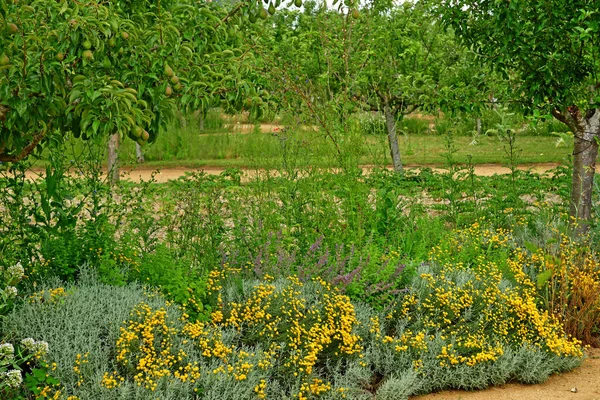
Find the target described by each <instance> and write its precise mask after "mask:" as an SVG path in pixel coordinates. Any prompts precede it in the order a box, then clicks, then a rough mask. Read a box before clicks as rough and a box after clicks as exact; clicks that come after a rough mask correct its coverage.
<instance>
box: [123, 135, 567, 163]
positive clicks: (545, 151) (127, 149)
mask: <svg viewBox="0 0 600 400" xmlns="http://www.w3.org/2000/svg"><path fill="white" fill-rule="evenodd" d="M360 139H361V140H356V141H355V142H354V143H352V144H351V146H350V147H351V148H350V149H349V152H350V153H352V156H353V157H354V159H355V160H357V161H358V162H359V163H360V164H363V165H364V164H369V165H370V164H377V165H382V164H390V162H391V159H390V157H389V155H388V152H389V151H388V148H387V142H386V138H385V137H375V136H364V137H361V138H360ZM453 140H454V146H455V147H456V149H457V151H456V153H455V154H454V158H455V161H456V162H459V163H466V162H467V161H468V159H469V157H471V162H472V163H473V164H490V163H491V164H502V163H505V162H506V159H507V157H506V152H505V145H504V143H502V142H501V141H500V140H499V139H498V138H497V137H487V136H483V137H481V138H479V139H478V144H477V145H470V143H471V142H472V138H471V137H464V136H459V137H455V138H454V139H453ZM445 142H446V138H445V137H443V136H435V135H405V136H402V137H401V138H400V151H401V154H402V157H403V162H404V163H405V164H413V165H441V164H444V163H445V162H446V158H445V157H446V154H447V148H446V147H445V146H446V143H445ZM555 143H556V139H555V138H554V137H549V136H519V137H518V138H517V149H518V152H519V153H518V162H519V163H520V164H530V163H562V162H564V161H565V160H566V159H567V157H568V155H569V154H570V149H569V147H567V146H561V147H556V145H555ZM289 147H292V149H290V148H289ZM286 151H287V152H288V153H290V157H293V158H295V159H296V160H297V159H301V160H302V161H304V162H305V163H306V164H312V165H318V166H336V165H339V164H338V162H337V160H336V158H335V148H334V146H333V145H332V143H331V141H330V140H328V139H326V138H324V137H322V135H320V134H318V133H310V132H301V133H295V134H290V135H288V136H286V137H285V139H284V138H282V137H278V136H275V135H273V134H271V133H262V132H253V133H247V134H240V133H232V132H227V131H225V132H222V133H218V134H198V133H196V134H193V133H191V132H181V131H176V130H174V131H173V132H172V133H170V134H166V135H163V136H162V137H159V139H158V140H157V142H156V143H154V144H151V145H148V146H147V147H146V148H145V149H144V154H145V157H146V165H148V166H151V167H156V166H161V167H224V168H227V167H255V166H256V167H272V166H275V165H277V164H281V162H282V153H284V152H286ZM122 160H123V163H124V164H125V165H133V164H135V148H134V144H133V142H131V141H126V142H125V143H124V144H123V146H122Z"/></svg>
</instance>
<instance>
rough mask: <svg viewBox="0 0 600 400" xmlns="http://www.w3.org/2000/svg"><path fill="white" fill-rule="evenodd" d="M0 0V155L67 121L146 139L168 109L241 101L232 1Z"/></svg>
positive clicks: (26, 149)
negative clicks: (228, 7) (223, 3)
mask: <svg viewBox="0 0 600 400" xmlns="http://www.w3.org/2000/svg"><path fill="white" fill-rule="evenodd" d="M23 3H24V2H23V1H18V2H17V1H16V0H11V1H8V2H2V3H1V4H0V29H1V30H2V34H1V36H0V161H4V162H7V161H8V162H15V161H19V160H22V159H23V158H25V157H27V155H28V154H30V153H32V152H33V151H34V150H36V149H38V150H39V149H41V146H40V144H41V143H43V141H44V140H48V138H49V137H50V136H52V135H57V136H58V137H60V136H62V135H64V133H66V132H68V131H70V132H73V135H74V136H75V137H77V138H82V139H83V140H86V139H89V138H91V137H93V136H104V137H109V136H111V135H112V136H113V145H117V143H118V139H119V138H122V137H125V136H129V137H130V138H131V139H133V140H135V141H136V142H137V143H138V144H140V145H143V144H146V143H148V142H152V141H154V140H155V139H156V137H157V135H158V133H159V132H160V130H161V129H164V127H165V126H166V125H167V123H168V122H169V121H171V120H173V119H174V118H175V115H176V113H175V111H176V110H177V109H192V110H197V109H203V110H206V109H207V108H208V107H210V106H214V105H219V104H220V103H221V101H224V102H225V103H226V104H234V103H236V102H237V103H238V104H241V102H242V100H241V99H243V98H244V97H245V92H247V91H248V85H246V84H243V82H241V80H240V71H241V70H242V69H243V65H244V63H243V59H244V55H243V53H242V52H241V50H239V48H238V47H239V44H240V43H241V38H240V37H239V32H238V28H237V27H238V24H239V23H241V19H240V18H241V15H240V11H241V10H242V9H243V7H244V6H247V3H244V2H242V3H239V4H238V5H237V6H236V7H234V8H233V10H232V11H231V12H229V13H226V10H224V9H223V8H221V6H219V5H218V4H211V3H198V2H196V1H194V0H178V1H173V0H154V1H143V0H126V1H108V2H106V1H102V2H101V1H92V0H82V1H78V2H73V1H68V0H31V1H27V2H25V3H26V4H23Z"/></svg>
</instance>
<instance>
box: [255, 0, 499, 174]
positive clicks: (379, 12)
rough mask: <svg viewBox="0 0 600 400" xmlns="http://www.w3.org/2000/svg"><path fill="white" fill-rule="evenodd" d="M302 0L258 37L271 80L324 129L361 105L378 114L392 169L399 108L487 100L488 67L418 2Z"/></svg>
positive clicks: (398, 166)
mask: <svg viewBox="0 0 600 400" xmlns="http://www.w3.org/2000/svg"><path fill="white" fill-rule="evenodd" d="M306 5H307V6H308V7H305V10H304V12H303V13H298V12H282V13H281V14H279V15H278V16H277V18H275V20H274V24H273V27H272V29H271V30H270V31H268V32H266V33H265V34H264V35H263V36H262V39H263V41H264V42H266V44H265V47H268V48H269V49H272V52H273V54H275V55H274V56H273V59H274V60H272V61H271V65H272V67H271V69H272V70H275V71H278V70H280V69H281V70H283V73H280V75H281V76H278V79H279V80H278V82H276V83H275V84H274V85H273V86H277V85H278V86H282V87H284V89H286V88H287V89H291V90H284V91H285V92H286V94H289V93H292V94H295V95H296V96H295V99H294V98H290V96H288V97H287V98H286V100H287V102H288V104H290V105H291V108H293V109H294V110H298V109H301V105H299V104H298V102H297V101H295V100H298V99H300V102H301V103H303V104H302V105H303V106H304V107H305V108H308V110H305V111H308V112H309V113H312V114H315V115H316V116H317V118H316V119H317V122H318V124H319V125H321V127H322V128H323V129H324V130H325V131H328V130H330V131H334V130H335V129H330V128H329V127H328V126H326V125H331V124H333V123H334V122H336V123H337V125H338V127H339V130H340V131H341V132H342V134H344V133H347V131H348V125H347V123H346V122H347V120H348V119H349V117H350V116H351V114H352V113H355V112H357V111H360V110H366V111H369V112H378V113H381V114H383V116H384V118H385V121H386V129H387V137H388V144H389V148H390V154H391V158H392V163H393V167H394V170H395V171H396V172H402V160H401V155H400V150H399V146H398V138H397V132H396V126H397V123H398V121H399V120H401V119H402V118H403V117H404V116H405V115H408V114H410V113H412V112H415V111H417V110H422V111H433V112H437V111H438V109H444V110H455V109H457V108H462V109H464V108H465V106H467V105H470V106H471V107H472V108H476V107H478V106H480V105H481V104H482V103H483V101H484V100H485V97H483V96H485V93H486V90H485V86H486V84H487V83H489V82H487V81H488V78H489V76H488V74H487V71H486V69H484V68H480V67H479V66H478V64H477V63H474V62H473V60H472V57H471V55H470V54H469V52H468V51H467V49H466V48H464V47H462V46H459V45H457V43H456V41H455V40H454V37H453V35H452V33H451V32H448V31H447V30H446V28H445V27H443V26H441V24H440V23H439V21H436V19H435V18H433V16H432V15H431V14H429V13H428V12H427V10H426V9H425V8H424V7H422V6H421V5H418V4H417V5H415V4H411V3H404V4H401V5H395V4H393V3H392V2H389V1H374V2H372V3H370V4H368V5H366V6H365V7H363V8H362V9H360V10H359V9H354V8H352V7H347V6H342V7H341V8H340V9H337V10H332V9H329V8H327V7H325V6H323V7H315V6H314V4H313V3H310V2H307V3H306ZM263 58H264V59H267V57H263ZM281 66H283V67H281ZM297 82H299V83H300V84H298V83H297ZM466 99H468V100H469V101H467V100H466ZM307 105H308V107H307ZM334 136H335V135H333V134H332V135H331V137H332V138H333V137H334Z"/></svg>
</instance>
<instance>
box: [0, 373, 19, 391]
mask: <svg viewBox="0 0 600 400" xmlns="http://www.w3.org/2000/svg"><path fill="white" fill-rule="evenodd" d="M21 383H23V376H22V375H21V371H19V370H17V369H11V370H10V371H8V372H0V385H2V384H5V385H6V386H8V387H11V388H17V387H19V386H20V385H21ZM0 387H1V386H0Z"/></svg>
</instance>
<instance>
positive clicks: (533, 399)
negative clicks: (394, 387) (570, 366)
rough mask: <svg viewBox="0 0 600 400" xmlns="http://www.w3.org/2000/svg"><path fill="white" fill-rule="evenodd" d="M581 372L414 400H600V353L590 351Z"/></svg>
mask: <svg viewBox="0 0 600 400" xmlns="http://www.w3.org/2000/svg"><path fill="white" fill-rule="evenodd" d="M587 356H588V358H587V359H586V360H585V361H584V362H583V365H582V366H581V367H580V368H577V369H575V370H573V371H571V372H567V373H564V374H560V375H553V376H551V377H550V379H548V380H547V381H546V382H544V383H542V384H539V385H520V384H508V385H503V386H497V387H493V388H490V389H486V390H478V391H474V392H467V391H464V390H451V391H444V392H439V393H431V394H428V395H424V396H414V397H412V398H411V400H571V399H572V400H600V349H590V350H588V352H587Z"/></svg>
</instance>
